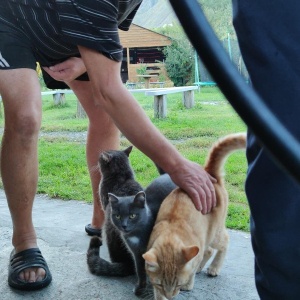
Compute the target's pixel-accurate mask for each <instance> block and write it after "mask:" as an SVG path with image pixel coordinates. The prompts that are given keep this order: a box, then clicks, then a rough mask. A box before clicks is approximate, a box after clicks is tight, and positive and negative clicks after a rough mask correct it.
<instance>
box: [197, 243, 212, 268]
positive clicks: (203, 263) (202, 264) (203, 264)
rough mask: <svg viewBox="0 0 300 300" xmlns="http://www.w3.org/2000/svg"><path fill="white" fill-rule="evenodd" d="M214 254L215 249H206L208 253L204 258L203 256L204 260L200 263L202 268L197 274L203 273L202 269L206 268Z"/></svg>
mask: <svg viewBox="0 0 300 300" xmlns="http://www.w3.org/2000/svg"><path fill="white" fill-rule="evenodd" d="M213 253H214V249H213V248H211V247H208V248H207V249H206V251H205V252H204V256H203V259H202V261H201V263H200V266H199V267H198V269H197V273H199V272H201V271H202V269H203V268H204V266H205V265H206V263H207V261H208V260H209V259H210V258H211V256H212V255H213Z"/></svg>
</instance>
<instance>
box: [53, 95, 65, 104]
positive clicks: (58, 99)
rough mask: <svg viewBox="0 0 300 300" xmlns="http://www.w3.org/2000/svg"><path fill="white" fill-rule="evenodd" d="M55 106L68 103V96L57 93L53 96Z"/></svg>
mask: <svg viewBox="0 0 300 300" xmlns="http://www.w3.org/2000/svg"><path fill="white" fill-rule="evenodd" d="M53 101H54V105H55V106H57V105H62V104H65V103H66V96H65V94H64V93H55V94H53Z"/></svg>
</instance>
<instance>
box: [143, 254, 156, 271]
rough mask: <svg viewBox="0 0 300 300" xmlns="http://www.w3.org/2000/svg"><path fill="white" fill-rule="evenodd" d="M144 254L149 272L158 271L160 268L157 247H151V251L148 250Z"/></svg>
mask: <svg viewBox="0 0 300 300" xmlns="http://www.w3.org/2000/svg"><path fill="white" fill-rule="evenodd" d="M142 256H143V258H144V260H145V262H146V265H145V267H146V270H148V271H149V272H156V271H157V270H158V269H159V265H158V263H157V256H156V253H155V249H153V248H151V249H150V250H149V251H147V252H146V253H145V254H143V255H142Z"/></svg>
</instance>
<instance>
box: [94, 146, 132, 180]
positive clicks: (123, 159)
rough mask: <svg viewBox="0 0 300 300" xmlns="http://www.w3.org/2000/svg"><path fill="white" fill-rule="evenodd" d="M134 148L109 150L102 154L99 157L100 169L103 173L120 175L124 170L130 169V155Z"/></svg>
mask: <svg viewBox="0 0 300 300" xmlns="http://www.w3.org/2000/svg"><path fill="white" fill-rule="evenodd" d="M131 150H132V146H130V147H128V148H126V149H125V150H109V151H104V152H102V153H101V155H100V157H99V167H100V170H101V172H102V173H106V172H109V173H110V174H114V173H116V174H118V173H119V172H120V170H122V169H126V170H127V169H128V168H129V160H128V157H129V154H130V152H131Z"/></svg>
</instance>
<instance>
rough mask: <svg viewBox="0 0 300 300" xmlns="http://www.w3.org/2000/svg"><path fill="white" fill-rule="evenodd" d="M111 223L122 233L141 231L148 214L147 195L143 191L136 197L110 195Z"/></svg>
mask: <svg viewBox="0 0 300 300" xmlns="http://www.w3.org/2000/svg"><path fill="white" fill-rule="evenodd" d="M108 197H109V202H110V204H111V221H112V223H113V224H114V226H116V227H117V228H118V229H119V230H120V231H121V232H123V233H126V234H128V233H130V232H131V231H133V230H136V229H139V228H138V226H139V224H141V222H143V219H144V216H145V214H146V213H147V206H146V195H145V193H144V192H143V191H141V192H138V193H137V194H136V195H134V196H124V197H118V196H115V195H114V194H111V193H109V194H108Z"/></svg>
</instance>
